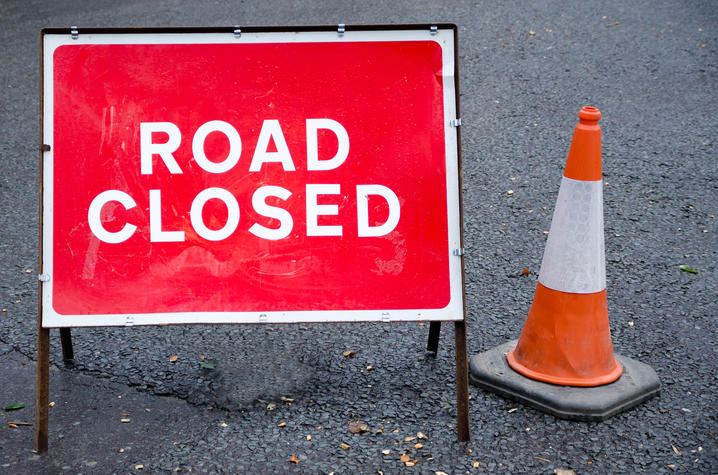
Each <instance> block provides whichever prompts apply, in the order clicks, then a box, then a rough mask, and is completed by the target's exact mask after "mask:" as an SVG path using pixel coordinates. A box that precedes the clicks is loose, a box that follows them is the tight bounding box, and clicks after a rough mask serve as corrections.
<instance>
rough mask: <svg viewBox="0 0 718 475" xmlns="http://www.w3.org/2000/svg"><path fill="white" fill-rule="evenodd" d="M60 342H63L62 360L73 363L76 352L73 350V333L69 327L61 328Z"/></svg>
mask: <svg viewBox="0 0 718 475" xmlns="http://www.w3.org/2000/svg"><path fill="white" fill-rule="evenodd" d="M60 343H62V361H63V362H64V363H65V364H66V365H72V362H73V360H74V359H75V353H74V351H73V350H72V334H71V333H70V329H69V328H60Z"/></svg>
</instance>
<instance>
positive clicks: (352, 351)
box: [342, 350, 358, 358]
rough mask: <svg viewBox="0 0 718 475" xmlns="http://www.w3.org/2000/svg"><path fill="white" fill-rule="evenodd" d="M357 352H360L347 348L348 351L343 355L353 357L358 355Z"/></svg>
mask: <svg viewBox="0 0 718 475" xmlns="http://www.w3.org/2000/svg"><path fill="white" fill-rule="evenodd" d="M357 353H358V351H354V350H347V351H344V352H342V356H343V357H344V358H353V357H354V355H356V354H357Z"/></svg>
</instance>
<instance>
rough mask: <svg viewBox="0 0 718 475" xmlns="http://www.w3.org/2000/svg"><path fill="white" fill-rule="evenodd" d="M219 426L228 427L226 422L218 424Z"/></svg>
mask: <svg viewBox="0 0 718 475" xmlns="http://www.w3.org/2000/svg"><path fill="white" fill-rule="evenodd" d="M219 426H220V427H228V426H227V423H226V422H223V423H221V424H220V425H219Z"/></svg>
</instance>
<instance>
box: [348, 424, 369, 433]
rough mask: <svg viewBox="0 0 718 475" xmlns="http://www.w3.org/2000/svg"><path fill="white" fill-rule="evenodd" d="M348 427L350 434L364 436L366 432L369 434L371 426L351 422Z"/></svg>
mask: <svg viewBox="0 0 718 475" xmlns="http://www.w3.org/2000/svg"><path fill="white" fill-rule="evenodd" d="M347 427H348V428H349V432H351V433H352V434H360V433H361V434H363V433H364V432H369V426H368V425H366V424H365V423H363V422H362V421H351V422H349V423H348V424H347Z"/></svg>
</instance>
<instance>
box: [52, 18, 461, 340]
mask: <svg viewBox="0 0 718 475" xmlns="http://www.w3.org/2000/svg"><path fill="white" fill-rule="evenodd" d="M350 28H351V27H349V28H347V31H345V32H344V34H343V35H341V36H340V35H339V34H338V32H337V31H336V30H334V31H312V30H302V29H301V28H300V27H297V30H289V29H288V30H286V31H271V30H270V31H266V32H262V31H248V32H242V33H241V35H240V36H239V37H237V36H236V35H235V34H234V33H233V32H228V33H221V32H203V31H202V30H201V29H198V30H193V31H187V32H176V31H173V32H155V31H152V32H142V30H137V31H138V32H137V33H134V32H132V33H127V32H112V31H110V30H108V32H100V33H96V32H94V31H93V32H91V33H82V34H78V35H77V37H76V38H74V39H73V37H72V36H71V35H70V34H67V33H54V32H50V31H47V32H46V31H43V33H42V63H43V64H42V68H43V74H42V77H41V81H42V98H41V100H42V112H43V116H42V124H41V125H42V140H43V141H42V143H43V144H45V145H49V146H50V147H49V150H47V147H43V152H42V177H41V180H42V184H41V189H42V197H41V199H42V216H41V218H42V221H41V222H42V229H41V237H42V244H41V249H40V252H41V256H40V260H41V263H42V264H41V266H42V269H41V281H42V286H41V287H42V291H41V292H42V293H41V309H40V310H41V312H42V327H43V328H58V327H93V326H133V325H166V324H204V323H312V322H322V323H332V322H390V321H461V320H464V287H463V257H461V254H463V252H457V251H458V250H461V249H462V234H461V226H462V221H461V210H460V180H459V147H458V141H459V137H458V130H457V126H456V123H455V122H454V121H455V119H458V115H457V90H456V87H457V86H456V85H457V78H456V77H455V74H456V71H457V67H456V64H455V58H456V56H455V47H456V45H455V31H456V27H455V26H454V27H446V26H440V27H438V28H437V29H436V30H435V31H432V30H430V29H429V28H428V25H427V28H422V29H420V28H419V27H416V28H414V27H412V28H411V29H394V28H391V29H381V26H377V27H376V29H370V30H365V29H361V30H357V31H353V30H351V29H350ZM407 28H408V27H407ZM427 40H428V41H435V42H436V43H438V44H439V45H440V46H441V49H442V64H443V71H442V78H443V86H444V91H443V97H444V137H445V152H446V154H445V155H446V184H447V196H446V198H447V199H446V203H447V217H448V232H449V236H448V249H447V250H446V252H447V253H448V256H449V288H450V296H451V297H450V301H449V304H448V305H447V306H446V307H444V308H442V309H410V310H406V309H384V310H312V311H287V312H277V311H273V312H272V311H269V312H256V311H252V312H173V313H140V314H95V315H63V314H58V313H57V312H55V310H54V308H53V307H52V290H53V280H52V268H53V254H52V252H53V245H52V243H53V212H54V208H53V201H52V197H53V82H52V79H53V62H52V58H53V53H54V51H55V50H56V49H57V48H58V47H60V46H63V45H81V44H244V43H308V42H359V41H361V42H378V41H427Z"/></svg>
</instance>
